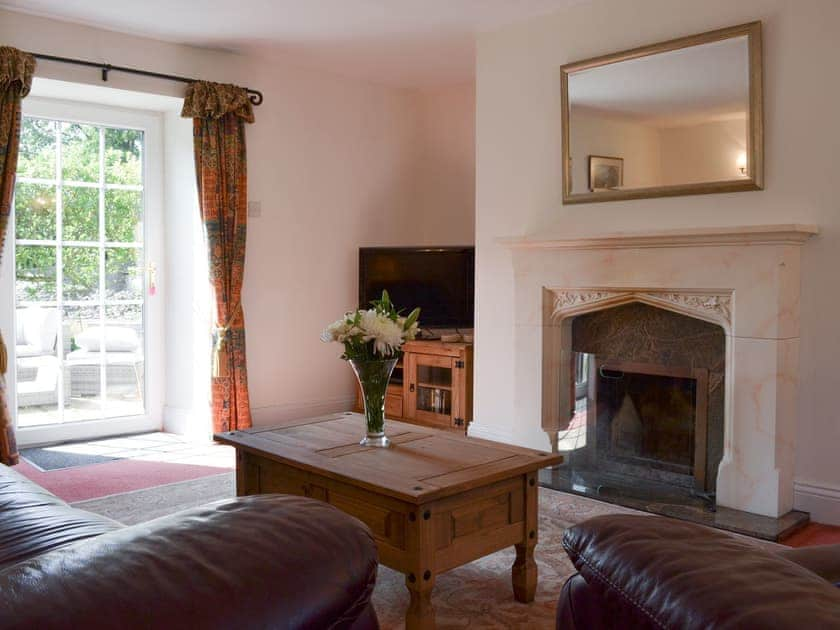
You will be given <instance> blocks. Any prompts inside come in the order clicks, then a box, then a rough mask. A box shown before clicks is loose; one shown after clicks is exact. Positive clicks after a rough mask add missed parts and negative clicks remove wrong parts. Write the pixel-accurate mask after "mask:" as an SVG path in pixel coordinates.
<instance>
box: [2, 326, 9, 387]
mask: <svg viewBox="0 0 840 630" xmlns="http://www.w3.org/2000/svg"><path fill="white" fill-rule="evenodd" d="M8 369H9V355H8V353H7V352H6V344H5V343H4V342H3V332H2V331H0V376H3V375H4V374H5V373H6V370H8Z"/></svg>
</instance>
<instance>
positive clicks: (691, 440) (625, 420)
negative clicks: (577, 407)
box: [586, 359, 708, 490]
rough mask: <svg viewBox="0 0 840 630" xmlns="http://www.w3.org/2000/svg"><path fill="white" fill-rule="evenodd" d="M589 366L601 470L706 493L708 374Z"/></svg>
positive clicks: (658, 368)
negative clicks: (590, 367)
mask: <svg viewBox="0 0 840 630" xmlns="http://www.w3.org/2000/svg"><path fill="white" fill-rule="evenodd" d="M592 363H593V364H594V366H595V369H594V371H593V373H592V374H587V375H586V381H587V385H588V383H589V380H590V379H592V382H593V385H594V387H593V389H594V390H595V391H594V392H593V394H594V395H593V396H592V400H591V402H594V405H593V407H594V411H595V431H594V433H595V445H596V448H597V458H598V461H599V466H601V467H603V468H606V469H612V470H616V471H618V472H621V473H624V474H627V475H632V476H634V477H639V478H641V479H651V480H654V481H663V482H666V483H671V484H673V485H676V486H680V487H693V488H697V489H699V490H704V489H705V484H706V431H707V424H708V414H707V398H708V370H705V369H699V370H691V369H679V368H669V367H667V366H662V365H657V364H643V363H642V364H636V363H631V362H626V361H606V362H600V365H598V363H599V362H598V361H597V359H596V361H594V362H592Z"/></svg>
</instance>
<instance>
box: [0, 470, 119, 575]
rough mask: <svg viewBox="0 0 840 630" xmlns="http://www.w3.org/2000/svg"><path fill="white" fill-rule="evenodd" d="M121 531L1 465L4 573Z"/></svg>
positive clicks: (1, 562) (0, 537) (1, 557)
mask: <svg viewBox="0 0 840 630" xmlns="http://www.w3.org/2000/svg"><path fill="white" fill-rule="evenodd" d="M121 527H122V526H121V525H120V524H119V523H117V522H115V521H112V520H110V519H107V518H105V517H102V516H97V515H95V514H91V513H90V512H85V511H83V510H77V509H76V508H72V507H70V506H69V505H67V504H66V503H65V502H64V501H62V500H61V499H59V498H58V497H56V496H55V495H53V494H50V493H49V492H47V491H46V490H44V489H43V488H41V486H39V485H37V484H35V483H33V482H32V481H30V480H28V479H27V478H26V477H24V476H23V475H20V474H18V473H17V472H15V471H14V470H12V469H11V468H9V467H7V466H2V465H0V570H2V569H3V568H4V567H7V566H9V565H11V564H14V563H16V562H20V561H22V560H26V559H27V558H31V557H33V556H37V555H40V554H42V553H45V552H47V551H50V550H52V549H56V548H58V547H62V546H64V545H68V544H70V543H75V542H78V541H80V540H85V539H87V538H91V537H94V536H99V535H101V534H104V533H106V532H110V531H114V530H115V529H119V528H121Z"/></svg>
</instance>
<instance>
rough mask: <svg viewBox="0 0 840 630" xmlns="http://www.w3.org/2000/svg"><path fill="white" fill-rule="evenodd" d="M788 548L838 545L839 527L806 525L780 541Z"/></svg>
mask: <svg viewBox="0 0 840 630" xmlns="http://www.w3.org/2000/svg"><path fill="white" fill-rule="evenodd" d="M782 544H783V545H787V546H788V547H811V546H813V545H836V544H840V526H838V525H823V524H822V523H808V525H806V526H805V527H803V528H802V529H800V530H798V531H796V532H794V533H793V534H791V535H790V536H788V537H787V538H785V539H784V540H783V541H782Z"/></svg>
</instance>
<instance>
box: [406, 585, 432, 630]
mask: <svg viewBox="0 0 840 630" xmlns="http://www.w3.org/2000/svg"><path fill="white" fill-rule="evenodd" d="M412 578H413V580H414V581H412ZM405 585H406V586H407V587H408V592H409V594H410V595H411V601H410V602H409V604H408V610H407V611H406V613H405V628H406V630H434V628H435V608H434V606H433V605H432V589H433V588H434V586H435V576H434V575H432V576H430V577H429V579H428V580H424V579H423V576H422V575H415V574H413V573H410V574H409V575H407V576H406V578H405Z"/></svg>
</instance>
